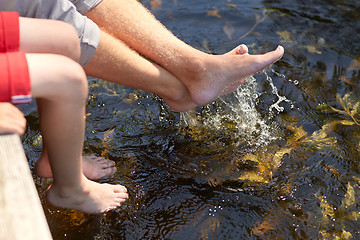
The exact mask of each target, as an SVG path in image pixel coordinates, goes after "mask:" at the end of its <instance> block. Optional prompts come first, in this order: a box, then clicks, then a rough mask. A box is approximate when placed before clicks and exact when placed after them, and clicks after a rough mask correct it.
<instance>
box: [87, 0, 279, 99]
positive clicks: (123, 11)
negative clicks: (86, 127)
mask: <svg viewBox="0 0 360 240" xmlns="http://www.w3.org/2000/svg"><path fill="white" fill-rule="evenodd" d="M86 16H87V17H89V18H90V19H92V20H93V21H94V22H95V23H97V24H98V25H99V26H100V28H102V29H104V30H105V31H106V32H108V33H109V34H110V35H112V36H114V37H115V38H117V39H120V40H121V41H123V42H124V43H125V44H127V45H128V46H130V47H131V48H132V49H134V50H135V51H137V52H139V53H140V54H141V55H143V56H145V57H147V58H148V59H150V60H152V61H154V62H155V63H157V64H159V65H160V66H162V67H163V68H165V69H166V70H168V71H169V72H170V73H171V74H173V75H174V76H175V77H176V78H177V79H179V80H180V81H181V82H182V83H183V84H184V85H185V87H186V88H187V89H188V91H189V93H190V96H191V98H192V100H193V102H194V103H195V104H198V105H205V104H207V103H209V102H211V101H213V100H215V99H216V98H217V97H218V96H219V95H221V94H222V92H223V91H224V89H225V88H227V86H228V85H230V84H232V83H234V82H237V81H239V80H240V79H243V78H245V77H247V76H250V75H253V74H256V73H257V72H259V71H261V70H263V69H264V68H266V67H268V66H269V65H271V64H273V63H274V62H276V61H277V60H279V59H280V58H281V57H282V55H283V53H284V49H283V48H282V47H278V48H277V50H275V51H273V52H269V53H266V54H264V55H248V54H247V55H232V54H225V55H217V56H214V55H209V54H206V53H203V52H201V51H198V50H196V49H194V48H192V47H191V46H189V45H187V44H186V43H184V42H183V41H181V40H179V39H178V38H176V37H175V36H174V35H173V34H172V33H171V32H170V31H168V30H167V29H166V28H165V27H164V26H163V25H162V24H161V23H160V22H159V21H157V20H156V19H155V17H154V16H153V15H152V14H150V12H149V11H148V10H147V9H145V8H144V7H143V6H142V5H141V3H139V2H138V1H136V0H103V1H102V2H101V3H100V4H98V5H97V6H96V7H95V8H93V9H92V10H91V11H89V12H88V13H87V14H86ZM95 55H96V53H95ZM96 70H97V69H94V70H93V71H96ZM105 79H107V78H105ZM111 81H114V82H117V80H116V77H115V76H113V79H112V80H111ZM154 84H157V83H154ZM157 85H158V84H157ZM159 95H160V96H162V95H161V94H159ZM162 97H163V96H162Z"/></svg>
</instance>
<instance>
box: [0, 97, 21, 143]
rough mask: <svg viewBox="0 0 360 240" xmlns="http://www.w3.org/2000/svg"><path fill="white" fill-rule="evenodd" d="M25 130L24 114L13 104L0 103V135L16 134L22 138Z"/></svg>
mask: <svg viewBox="0 0 360 240" xmlns="http://www.w3.org/2000/svg"><path fill="white" fill-rule="evenodd" d="M25 129H26V119H25V116H24V114H23V113H22V112H21V111H20V110H19V109H18V108H17V107H15V106H14V105H12V104H11V103H7V102H0V134H1V133H16V134H19V135H20V136H21V135H23V134H24V133H25Z"/></svg>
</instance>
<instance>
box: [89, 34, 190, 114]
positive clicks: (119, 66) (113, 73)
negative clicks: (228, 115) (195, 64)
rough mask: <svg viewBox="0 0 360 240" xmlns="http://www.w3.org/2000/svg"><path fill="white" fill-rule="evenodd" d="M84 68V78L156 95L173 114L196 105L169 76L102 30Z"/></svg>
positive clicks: (181, 86)
mask: <svg viewBox="0 0 360 240" xmlns="http://www.w3.org/2000/svg"><path fill="white" fill-rule="evenodd" d="M84 69H85V71H86V74H87V75H90V76H93V77H98V78H101V79H104V80H108V81H112V82H116V83H120V84H122V85H126V86H128V87H133V88H138V89H142V90H145V91H148V92H152V93H155V94H158V95H159V96H160V97H162V98H163V99H164V100H165V101H166V102H167V104H168V106H169V107H170V108H171V109H172V110H174V111H179V112H182V111H186V110H188V109H190V108H193V107H195V106H196V105H195V104H194V103H193V101H192V99H191V98H190V95H189V92H188V91H187V89H186V88H185V86H184V84H182V83H181V82H180V81H179V80H178V79H177V78H175V77H174V76H173V75H172V74H171V73H169V72H168V71H167V70H165V69H164V68H163V67H161V66H160V65H158V64H156V63H154V62H151V61H149V60H147V59H145V58H144V57H142V56H140V55H139V54H138V53H137V52H135V51H133V50H132V49H130V48H129V47H128V46H127V45H125V44H124V43H123V42H122V41H120V40H118V39H116V38H115V37H113V36H111V35H109V34H107V33H106V32H103V31H101V35H100V43H99V46H98V48H97V50H96V52H95V55H94V56H93V58H92V59H91V60H90V62H89V63H88V64H87V65H86V66H85V68H84Z"/></svg>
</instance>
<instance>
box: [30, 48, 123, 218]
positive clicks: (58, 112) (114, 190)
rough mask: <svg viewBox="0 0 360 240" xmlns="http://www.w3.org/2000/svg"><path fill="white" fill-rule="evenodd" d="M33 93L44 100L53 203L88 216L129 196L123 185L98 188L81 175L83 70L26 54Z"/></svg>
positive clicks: (58, 59)
mask: <svg viewBox="0 0 360 240" xmlns="http://www.w3.org/2000/svg"><path fill="white" fill-rule="evenodd" d="M26 57H27V60H28V66H29V72H30V79H31V83H32V94H33V96H34V97H37V98H41V101H42V109H41V111H42V114H41V121H40V122H41V131H42V134H43V136H44V139H46V144H47V150H48V156H49V160H50V165H51V169H52V173H53V178H54V182H53V185H52V186H51V187H50V188H49V190H48V200H49V202H51V203H52V204H54V205H56V206H59V207H65V208H73V209H77V210H80V211H83V212H86V213H99V212H104V211H106V210H109V209H113V208H115V207H117V206H119V205H120V203H121V202H123V201H125V199H126V198H127V197H128V196H127V193H126V188H125V187H123V186H121V185H109V184H99V183H96V182H93V181H90V180H88V179H87V178H86V177H85V176H84V175H83V174H82V168H81V165H82V164H81V158H82V157H81V155H82V147H83V138H84V128H85V119H84V115H85V101H86V100H87V91H88V89H87V80H86V76H85V73H84V71H83V70H82V68H81V66H80V65H79V64H77V63H75V62H74V61H72V60H70V59H69V58H66V57H63V56H60V55H53V54H27V55H26Z"/></svg>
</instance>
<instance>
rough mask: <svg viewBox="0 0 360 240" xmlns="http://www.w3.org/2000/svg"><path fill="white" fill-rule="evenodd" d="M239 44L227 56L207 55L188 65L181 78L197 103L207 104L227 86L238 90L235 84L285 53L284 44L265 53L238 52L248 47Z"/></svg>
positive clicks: (193, 60)
mask: <svg viewBox="0 0 360 240" xmlns="http://www.w3.org/2000/svg"><path fill="white" fill-rule="evenodd" d="M240 46H241V45H240ZM240 46H239V47H240ZM239 47H238V48H236V49H234V50H232V51H230V52H229V53H228V54H224V55H208V54H204V55H202V56H201V58H199V57H197V58H196V59H192V60H191V64H188V65H187V68H188V69H187V71H186V72H185V73H182V74H181V76H179V77H180V78H181V79H182V82H183V83H184V84H185V85H186V86H187V89H188V91H189V93H190V95H191V97H192V100H193V101H194V103H195V104H197V105H200V106H203V105H206V104H208V103H210V102H212V101H214V100H215V99H216V98H218V97H219V96H220V95H221V94H223V92H224V89H226V88H229V89H230V90H232V89H234V87H233V86H232V84H234V83H241V82H242V81H243V79H244V78H246V77H248V76H251V75H254V74H256V73H258V72H260V71H262V70H264V69H265V68H267V67H268V66H270V65H271V64H273V63H275V62H276V61H278V60H279V59H280V58H281V57H282V56H283V54H284V48H283V47H281V46H279V47H278V48H277V49H276V50H275V51H272V52H268V53H266V54H262V55H250V54H247V53H246V54H237V53H240V52H242V51H243V50H244V49H242V47H240V48H239ZM235 85H236V84H235ZM226 92H228V90H226Z"/></svg>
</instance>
